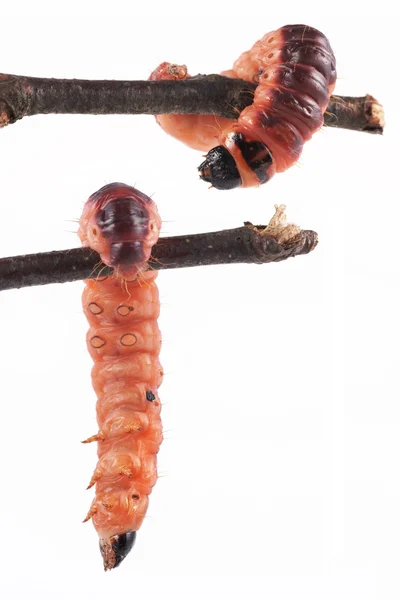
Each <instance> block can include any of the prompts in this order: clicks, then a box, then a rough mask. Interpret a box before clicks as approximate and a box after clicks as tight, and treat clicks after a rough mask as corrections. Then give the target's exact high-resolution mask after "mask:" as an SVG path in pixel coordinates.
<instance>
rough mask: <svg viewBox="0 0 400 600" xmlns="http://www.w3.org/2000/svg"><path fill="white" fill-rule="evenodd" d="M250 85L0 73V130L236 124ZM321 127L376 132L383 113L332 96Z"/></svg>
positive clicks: (208, 78) (371, 102)
mask: <svg viewBox="0 0 400 600" xmlns="http://www.w3.org/2000/svg"><path fill="white" fill-rule="evenodd" d="M256 87H257V86H256V84H253V83H249V82H247V81H243V80H241V79H230V78H228V77H223V76H221V75H198V76H197V77H191V78H190V79H187V80H184V81H90V80H84V79H45V78H40V77H24V76H19V75H7V74H3V75H1V74H0V127H4V126H5V125H8V124H11V123H15V121H17V120H18V119H22V118H23V117H26V116H31V115H39V114H49V113H57V114H93V115H98V114H100V115H107V114H151V115H156V114H168V113H177V114H184V113H185V114H188V113H196V114H215V115H218V116H221V117H226V118H228V119H236V118H237V116H238V114H239V113H240V112H241V111H242V110H243V109H244V108H245V107H246V106H248V105H249V104H251V103H252V101H253V93H254V90H255V89H256ZM325 125H328V126H330V127H343V128H345V129H354V130H357V131H367V132H369V133H382V131H383V127H384V118H383V109H382V107H381V105H380V104H379V103H378V102H377V101H376V100H375V99H374V98H373V97H372V96H370V95H367V96H366V97H362V98H351V97H348V96H334V97H332V99H331V102H330V104H329V106H328V109H327V112H326V113H325Z"/></svg>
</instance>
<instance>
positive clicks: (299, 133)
mask: <svg viewBox="0 0 400 600" xmlns="http://www.w3.org/2000/svg"><path fill="white" fill-rule="evenodd" d="M224 74H229V76H230V77H238V78H242V79H245V80H247V81H254V82H256V83H258V87H257V88H256V91H255V94H254V101H253V103H252V104H251V105H250V106H248V107H246V108H245V109H244V110H243V111H242V112H241V114H240V116H239V118H238V120H237V121H236V122H233V123H232V121H230V122H229V124H227V125H226V124H225V121H226V119H224V120H223V121H221V120H220V119H218V118H216V117H215V118H214V123H215V126H216V127H217V128H218V127H219V128H221V129H222V131H221V133H220V134H219V137H218V145H217V146H215V147H211V149H210V147H208V148H206V147H205V145H204V144H200V146H201V149H202V150H208V154H207V156H206V159H205V161H204V162H203V163H202V164H201V165H200V167H199V171H200V177H201V178H202V179H204V180H205V181H208V182H209V183H211V184H212V185H213V186H214V187H216V188H218V189H231V188H234V187H238V186H242V187H249V186H255V185H260V184H262V183H265V182H267V181H269V180H270V179H271V177H273V175H274V174H275V173H276V172H278V173H279V172H282V171H285V170H286V169H288V168H289V167H290V166H292V165H293V164H294V163H295V162H296V161H297V160H298V158H299V156H300V154H301V152H302V149H303V145H304V143H305V142H306V141H307V140H309V139H310V138H311V136H312V135H313V133H315V132H316V131H317V130H318V129H320V127H321V126H322V124H323V114H324V112H325V110H326V108H327V106H328V103H329V98H330V95H331V94H332V92H333V89H334V86H335V82H336V63H335V57H334V55H333V52H332V49H331V47H330V45H329V42H328V40H327V38H326V37H325V36H324V35H323V34H322V33H321V32H319V31H317V30H316V29H313V28H312V27H308V26H306V25H287V26H285V27H282V28H281V29H278V30H276V31H273V32H271V33H268V34H266V35H265V36H264V37H263V38H262V39H261V40H259V41H258V42H256V43H255V44H254V46H253V47H252V48H251V50H249V51H247V52H245V53H243V54H242V55H241V56H240V58H239V59H238V60H237V61H236V62H235V64H234V66H233V69H232V71H229V72H225V73H224ZM158 78H160V77H158ZM171 116H172V115H165V121H163V120H162V117H161V116H159V117H158V121H159V123H160V125H161V126H163V123H164V122H165V124H166V125H168V127H165V128H166V129H169V131H168V132H169V133H171V128H172V125H177V122H178V121H177V117H178V118H179V117H181V116H178V115H174V117H175V120H174V122H173V123H171V121H167V118H168V117H171ZM188 116H191V115H188ZM206 117H207V118H208V119H209V118H210V116H209V115H205V116H204V119H205V118H206ZM182 122H183V116H182ZM185 124H186V126H189V125H190V126H191V127H190V138H189V137H188V133H186V132H185V131H184V129H183V128H182V129H181V131H178V130H176V131H175V133H174V132H173V131H172V133H173V135H175V137H178V138H180V139H182V140H183V141H185V142H186V143H188V144H189V145H191V146H192V147H198V145H196V144H192V143H191V142H190V139H191V138H194V137H195V132H196V127H197V133H198V137H199V136H200V131H201V128H202V127H203V126H204V125H205V124H206V121H205V120H204V121H202V119H201V118H199V119H198V120H197V122H194V121H192V122H191V123H190V122H189V121H188V120H185ZM209 141H211V140H209ZM213 145H214V144H213Z"/></svg>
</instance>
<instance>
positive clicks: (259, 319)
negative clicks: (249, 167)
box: [0, 1, 400, 600]
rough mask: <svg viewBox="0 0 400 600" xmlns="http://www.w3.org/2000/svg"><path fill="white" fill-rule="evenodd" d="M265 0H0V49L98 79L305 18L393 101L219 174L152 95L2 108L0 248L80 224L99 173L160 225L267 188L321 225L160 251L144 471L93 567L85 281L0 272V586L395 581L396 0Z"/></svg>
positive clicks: (347, 590) (59, 236) (25, 247)
mask: <svg viewBox="0 0 400 600" xmlns="http://www.w3.org/2000/svg"><path fill="white" fill-rule="evenodd" d="M282 4H284V6H285V10H283V9H282V10H281V11H280V12H277V11H275V12H274V11H272V10H271V8H272V7H271V6H269V5H268V3H266V2H259V1H253V2H248V3H244V4H243V5H241V6H240V7H239V5H237V6H236V7H235V6H234V5H233V4H228V3H226V4H225V5H222V4H221V5H219V6H218V8H215V3H214V9H213V8H212V4H211V5H207V3H206V4H204V3H201V4H199V3H196V5H195V4H193V5H190V4H189V3H182V5H180V4H179V3H175V4H174V3H172V4H171V3H169V4H168V6H167V5H165V6H164V8H163V9H162V10H158V8H157V6H156V5H153V7H154V10H153V12H150V11H149V12H148V13H145V12H140V11H139V9H137V8H136V7H135V6H134V4H133V3H130V4H129V5H128V4H127V5H124V6H123V5H121V3H118V2H116V3H112V5H110V4H108V5H107V6H106V5H102V4H101V3H100V4H99V3H94V2H93V3H86V4H85V3H83V4H81V5H76V6H75V5H74V3H73V2H72V3H69V4H68V11H69V12H65V13H63V12H62V11H61V9H60V12H56V9H55V8H54V6H55V5H54V6H53V5H49V6H48V7H45V6H43V5H42V6H39V7H38V6H37V4H36V3H35V8H33V7H31V8H30V9H27V10H25V11H22V10H21V12H20V13H15V14H12V15H11V14H9V15H5V14H4V11H2V30H1V37H0V56H1V70H2V71H3V72H6V73H7V72H9V73H18V74H24V75H36V76H45V77H78V78H93V79H95V78H98V79H103V78H109V79H143V78H147V76H148V75H149V73H150V72H151V71H152V69H153V68H155V66H157V65H158V64H159V63H160V62H161V61H163V60H169V61H171V62H178V63H179V62H180V63H186V64H187V65H188V68H189V71H190V72H191V73H192V74H196V73H198V72H203V73H207V72H219V71H221V70H222V69H226V68H229V67H230V66H231V65H232V63H233V61H234V59H235V58H237V56H238V55H239V54H240V53H241V52H242V51H244V50H247V49H248V48H249V47H250V46H251V45H252V44H253V43H254V42H255V41H256V40H257V39H258V38H259V37H261V36H262V35H263V34H264V33H266V32H267V31H270V30H273V29H276V28H278V27H280V26H282V25H284V24H288V23H298V22H300V23H307V24H309V25H312V26H314V27H317V28H319V29H321V30H322V31H323V32H324V33H325V34H326V35H327V36H328V38H329V39H330V41H331V44H332V46H333V48H334V50H335V53H336V56H337V63H338V73H339V80H338V83H337V88H336V91H337V93H339V94H340V93H342V94H348V95H363V94H365V93H366V92H369V93H371V94H373V95H375V96H376V97H377V98H378V99H379V100H380V101H381V102H382V103H383V104H384V107H385V109H386V117H387V129H386V133H385V135H384V136H372V135H368V134H362V133H355V132H346V131H343V130H333V129H326V130H324V131H322V132H320V133H318V134H317V135H315V137H314V138H313V140H312V141H311V142H309V143H308V144H307V145H306V147H305V150H304V152H303V155H302V158H301V161H300V164H299V166H295V167H293V168H292V169H290V171H288V172H286V173H285V174H281V175H278V176H276V177H275V178H274V179H273V181H271V182H270V183H269V184H267V185H266V186H263V187H261V188H259V189H254V190H234V191H231V192H219V191H217V190H208V189H207V184H205V183H203V182H201V181H199V180H198V177H197V172H196V167H197V165H198V164H199V162H200V160H201V156H200V155H199V153H197V152H195V151H192V150H189V149H187V148H186V147H185V146H183V145H180V144H179V143H178V142H177V141H175V140H173V139H172V138H168V137H167V136H166V135H165V134H164V133H163V132H162V131H161V130H160V129H159V128H158V127H157V125H156V123H155V122H154V120H153V118H152V117H150V116H108V117H100V116H99V117H94V116H74V115H70V116H57V115H55V116H36V117H31V118H26V119H23V120H22V121H19V122H17V123H16V124H14V125H12V126H10V127H7V128H6V129H3V130H1V131H0V165H1V179H0V194H1V235H0V256H10V255H14V254H23V253H29V252H37V251H46V250H52V249H62V248H70V247H74V246H78V245H79V242H78V239H77V236H76V230H77V224H76V221H75V220H77V219H79V216H80V213H81V210H82V206H83V203H84V201H85V200H86V198H87V197H88V196H89V195H90V194H91V193H92V192H94V191H95V190H97V189H98V188H99V187H101V186H102V185H104V184H105V183H109V182H112V181H123V182H126V183H128V184H134V185H136V186H137V187H139V188H140V189H141V190H142V191H144V192H145V193H147V194H154V196H153V197H154V199H155V201H156V202H157V204H158V207H159V211H160V214H161V215H162V218H163V233H164V234H165V235H172V234H182V233H193V232H201V231H208V230H218V229H224V228H230V227H237V226H240V225H241V224H242V222H243V221H245V220H250V221H252V222H254V223H266V222H268V220H269V218H270V217H271V215H272V213H273V205H274V204H275V203H285V204H286V205H287V207H288V210H287V212H288V217H289V220H291V221H294V222H296V223H297V224H298V225H300V226H301V227H303V228H305V229H314V230H315V231H317V232H318V233H319V239H320V243H319V245H318V247H317V249H316V250H315V251H314V252H313V253H312V254H310V255H309V256H304V257H298V258H296V259H294V260H293V259H290V260H288V261H287V262H284V263H280V264H276V265H265V266H250V265H243V266H242V265H233V266H220V267H206V268H197V269H191V270H190V269H187V270H176V271H169V272H163V273H161V274H160V277H159V287H160V294H161V301H162V316H161V318H160V327H161V330H162V333H163V339H164V343H163V349H162V356H161V358H162V363H163V366H164V368H165V372H166V377H165V380H164V383H163V385H162V388H161V389H160V394H161V398H162V400H163V402H164V407H163V412H162V417H163V422H164V428H165V441H164V443H163V445H162V450H161V452H160V454H159V471H160V475H162V477H160V479H159V481H158V483H157V485H156V487H155V488H154V491H153V494H152V496H151V501H150V508H149V511H148V518H146V519H145V522H144V525H143V526H142V528H141V530H140V532H139V534H138V539H137V544H136V547H135V548H134V550H133V551H132V553H131V554H130V556H129V557H128V558H127V559H126V560H125V562H124V563H123V564H122V566H121V567H120V568H119V569H116V570H115V571H113V572H111V573H107V574H104V572H103V571H102V564H101V557H100V554H99V551H98V547H97V535H96V533H95V531H94V529H93V527H92V525H91V524H85V525H82V524H81V521H82V519H83V518H84V516H85V514H86V511H87V509H88V507H89V505H90V502H91V499H92V497H93V491H92V490H91V491H85V487H86V485H87V483H88V481H89V479H90V476H91V474H92V471H93V468H94V466H95V462H96V456H95V455H96V448H95V447H94V445H93V446H91V447H88V446H82V445H81V444H80V440H82V439H84V438H86V437H87V436H89V435H91V434H93V433H95V431H96V423H95V395H94V392H93V391H92V388H91V382H90V368H91V361H90V358H89V355H88V353H87V351H86V348H85V333H86V329H87V324H86V322H85V319H84V316H83V314H82V310H81V305H80V296H81V292H82V289H83V284H82V283H81V282H76V283H70V284H64V285H52V286H46V287H42V288H40V287H37V288H31V289H22V290H19V291H18V290H13V291H8V292H2V293H1V295H0V328H1V329H0V331H1V344H0V360H1V367H2V369H1V405H0V411H1V413H0V414H1V417H0V418H1V426H0V432H1V434H0V489H1V491H0V521H1V541H0V564H1V571H2V574H1V577H0V595H1V597H2V598H3V597H4V598H30V599H32V598H38V599H39V598H40V599H41V600H47V599H53V598H60V599H62V600H64V599H71V598H74V599H75V598H76V599H79V600H80V599H82V600H83V599H85V600H86V599H87V598H92V597H94V598H96V599H97V600H103V599H104V600H105V599H107V600H108V599H109V598H115V599H117V598H135V599H139V600H144V599H146V600H147V599H149V600H153V599H156V598H157V599H158V598H176V599H179V600H181V599H182V600H183V599H185V600H186V599H188V598H190V599H193V600H197V599H202V600H204V598H210V599H216V600H217V599H218V600H219V599H220V598H225V597H227V598H230V599H231V600H234V599H235V600H236V599H239V598H240V599H242V598H245V597H250V598H255V599H258V598H269V599H273V600H281V599H282V600H283V599H285V600H289V599H290V600H293V599H296V600H297V599H302V598H305V599H307V600H313V599H318V600H322V599H323V600H330V599H335V600H336V599H337V598H341V599H343V600H350V599H351V600H353V599H356V598H362V599H363V600H370V599H378V598H379V599H383V598H384V599H385V600H390V599H392V598H393V599H394V598H398V597H399V595H400V583H399V579H398V569H399V561H400V545H399V539H400V511H399V501H400V481H399V468H398V464H399V451H400V441H399V440H400V437H399V427H400V404H399V375H398V372H399V368H398V366H399V360H400V356H399V349H398V339H399V334H400V326H399V310H398V307H399V285H398V278H399V270H400V267H399V245H398V241H397V240H398V228H399V204H398V202H399V192H398V189H399V165H398V156H399V152H398V147H399V116H398V104H397V102H398V99H397V98H396V95H395V88H396V87H397V84H398V42H396V38H397V37H398V24H397V23H398V15H397V16H396V14H388V12H387V9H386V5H385V2H381V3H378V4H375V5H374V7H373V8H371V9H368V3H362V2H355V3H353V4H352V8H351V10H350V9H347V7H346V6H345V5H344V6H339V5H338V3H336V2H335V3H331V4H330V6H326V7H325V10H324V12H321V5H320V3H318V4H316V5H315V6H314V5H313V4H312V3H310V2H304V3H295V4H293V6H290V3H289V4H288V3H286V2H285V3H282ZM22 8H23V7H22ZM46 8H47V10H46ZM292 8H293V10H291V9H292ZM340 9H342V10H340ZM369 10H371V11H373V12H369Z"/></svg>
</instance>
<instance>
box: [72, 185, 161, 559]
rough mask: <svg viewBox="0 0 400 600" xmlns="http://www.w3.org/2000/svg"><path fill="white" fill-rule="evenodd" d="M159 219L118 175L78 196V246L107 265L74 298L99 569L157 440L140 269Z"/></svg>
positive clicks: (150, 307)
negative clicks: (87, 403) (89, 405)
mask: <svg viewBox="0 0 400 600" xmlns="http://www.w3.org/2000/svg"><path fill="white" fill-rule="evenodd" d="M160 227H161V219H160V217H159V215H158V212H157V208H156V205H155V204H154V202H153V200H151V198H149V197H148V196H146V195H145V194H143V193H142V192H140V191H139V190H137V189H135V188H133V187H130V186H128V185H125V184H122V183H112V184H109V185H106V186H104V187H103V188H101V189H100V190H99V191H98V192H96V193H95V194H93V195H92V196H90V198H89V199H88V200H87V202H86V204H85V206H84V209H83V213H82V217H81V219H80V222H79V231H78V235H79V237H80V239H81V241H82V244H83V245H84V246H89V247H90V248H92V249H93V250H95V251H96V252H98V253H99V254H100V257H101V260H102V262H103V263H104V264H105V265H106V266H109V267H113V268H114V274H113V275H111V276H108V277H99V278H97V279H88V280H87V281H86V282H85V284H86V285H85V290H84V292H83V296H82V304H83V310H84V312H85V315H86V317H87V319H88V321H89V325H90V329H89V331H88V333H87V337H86V340H87V346H88V350H89V353H90V355H91V357H92V359H93V361H94V366H93V369H92V383H93V387H94V390H95V392H96V395H97V398H98V400H97V405H96V412H97V422H98V426H99V430H98V432H97V433H96V434H95V435H92V436H91V437H89V438H88V439H87V440H85V443H89V442H97V444H98V458H99V460H98V463H97V466H96V468H95V470H94V472H93V475H92V477H91V479H90V482H89V485H88V488H91V487H92V486H94V485H95V486H96V488H95V490H96V494H95V498H94V500H93V502H92V505H91V507H90V510H89V512H88V514H87V516H86V519H85V521H87V520H89V519H92V521H93V524H94V527H95V529H96V531H97V532H98V534H99V537H100V550H101V554H102V557H103V562H104V568H105V570H109V569H113V568H115V567H117V566H118V565H119V564H120V563H121V562H122V560H123V559H124V558H125V556H126V555H127V554H128V552H129V551H130V550H131V548H132V546H133V544H134V542H135V539H136V532H137V530H138V529H139V527H140V526H141V524H142V521H143V519H144V517H145V514H146V510H147V506H148V496H149V494H150V493H151V490H152V487H153V486H154V484H155V483H156V480H157V461H156V455H157V452H158V450H159V447H160V444H161V441H162V427H161V420H160V410H161V405H160V401H159V397H158V387H159V385H160V384H161V381H162V376H163V372H162V368H161V365H160V363H159V360H158V355H159V352H160V347H161V335H160V331H159V329H158V325H157V318H158V316H159V310H160V302H159V297H158V290H157V286H156V284H155V279H156V277H157V271H154V270H148V269H147V261H148V260H149V258H150V254H151V249H152V247H153V246H154V244H155V243H156V242H157V240H158V237H159V233H160Z"/></svg>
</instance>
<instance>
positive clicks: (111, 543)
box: [99, 531, 136, 571]
mask: <svg viewBox="0 0 400 600" xmlns="http://www.w3.org/2000/svg"><path fill="white" fill-rule="evenodd" d="M135 540H136V531H127V532H126V533H120V534H118V535H112V536H111V537H109V538H100V541H99V545H100V552H101V556H102V557H103V563H104V570H105V571H108V570H110V569H115V567H118V566H119V565H120V564H121V563H122V561H123V560H124V558H125V557H126V556H127V554H129V552H130V551H131V550H132V548H133V546H134V544H135Z"/></svg>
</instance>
